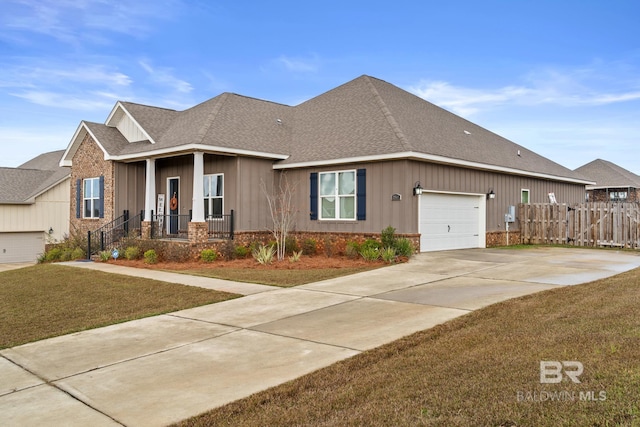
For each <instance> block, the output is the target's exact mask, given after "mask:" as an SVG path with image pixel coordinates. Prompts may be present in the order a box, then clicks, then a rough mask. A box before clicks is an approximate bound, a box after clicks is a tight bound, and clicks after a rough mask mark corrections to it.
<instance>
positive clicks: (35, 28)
mask: <svg viewBox="0 0 640 427" xmlns="http://www.w3.org/2000/svg"><path fill="white" fill-rule="evenodd" d="M181 3H182V2H181V0H163V1H159V0H158V1H152V0H138V1H131V2H120V1H115V2H114V1H112V0H4V2H3V14H2V15H1V16H0V28H1V29H2V30H1V31H0V37H4V38H12V39H14V40H15V39H20V37H19V36H17V35H16V33H23V32H24V33H39V34H43V35H46V36H48V37H51V38H54V39H56V40H59V41H62V42H65V43H70V44H83V43H86V42H87V41H92V42H96V43H107V42H108V41H107V40H108V39H107V38H106V37H104V36H103V33H104V32H108V33H121V34H127V35H130V36H133V37H141V36H145V35H147V34H148V33H149V32H150V31H151V25H152V21H155V20H169V19H173V17H174V16H176V15H177V14H178V12H177V11H178V9H179V7H180V6H181ZM23 42H24V39H23Z"/></svg>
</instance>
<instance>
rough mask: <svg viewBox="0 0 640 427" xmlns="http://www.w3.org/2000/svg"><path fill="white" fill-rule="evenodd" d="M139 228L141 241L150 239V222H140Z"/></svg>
mask: <svg viewBox="0 0 640 427" xmlns="http://www.w3.org/2000/svg"><path fill="white" fill-rule="evenodd" d="M140 228H141V230H140V231H141V234H142V236H141V237H142V238H143V239H150V238H151V221H142V223H140Z"/></svg>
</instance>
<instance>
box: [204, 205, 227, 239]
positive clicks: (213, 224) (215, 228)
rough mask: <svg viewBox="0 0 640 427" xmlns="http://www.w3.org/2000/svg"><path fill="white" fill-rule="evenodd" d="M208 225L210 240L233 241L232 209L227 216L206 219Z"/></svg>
mask: <svg viewBox="0 0 640 427" xmlns="http://www.w3.org/2000/svg"><path fill="white" fill-rule="evenodd" d="M206 221H207V223H208V224H209V238H210V239H230V240H233V228H234V218H233V209H231V212H230V213H228V214H222V215H214V216H209V217H207V218H206Z"/></svg>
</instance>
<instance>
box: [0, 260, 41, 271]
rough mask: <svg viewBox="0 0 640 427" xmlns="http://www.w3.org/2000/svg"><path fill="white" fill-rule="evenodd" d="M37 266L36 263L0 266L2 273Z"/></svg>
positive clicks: (16, 263)
mask: <svg viewBox="0 0 640 427" xmlns="http://www.w3.org/2000/svg"><path fill="white" fill-rule="evenodd" d="M32 265H35V262H13V263H8V264H0V273H2V272H3V271H9V270H17V269H19V268H25V267H30V266H32Z"/></svg>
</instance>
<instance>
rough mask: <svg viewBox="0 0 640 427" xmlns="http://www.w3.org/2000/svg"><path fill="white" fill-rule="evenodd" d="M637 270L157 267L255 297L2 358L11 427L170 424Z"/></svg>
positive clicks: (563, 261)
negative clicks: (223, 275)
mask: <svg viewBox="0 0 640 427" xmlns="http://www.w3.org/2000/svg"><path fill="white" fill-rule="evenodd" d="M82 264H85V265H83V267H89V268H91V267H90V266H89V265H87V263H82ZM638 266H640V256H639V254H636V253H630V252H618V251H602V250H584V249H564V248H532V249H526V250H509V249H473V250H458V251H447V252H433V253H425V254H419V255H417V256H415V257H414V258H412V260H411V261H410V262H409V263H406V264H400V265H394V266H390V267H386V268H382V269H378V270H373V271H369V272H364V273H359V274H355V275H351V276H346V277H341V278H336V279H331V280H325V281H322V282H316V283H311V284H307V285H303V286H298V287H295V288H289V289H280V288H274V287H269V286H248V287H246V288H242V287H241V286H240V285H239V284H233V283H224V281H217V282H207V283H204V282H202V281H200V280H199V279H198V280H195V279H194V280H190V279H189V276H183V275H175V274H174V275H172V274H171V273H169V274H166V273H163V272H155V273H154V275H153V277H152V278H154V279H157V280H164V281H172V279H175V276H182V277H180V281H181V283H186V284H191V285H196V286H199V285H204V286H207V287H216V286H217V285H220V287H221V288H223V289H225V290H231V289H232V288H233V286H238V289H241V288H242V289H243V290H244V291H245V292H243V293H245V294H246V295H247V296H245V297H242V298H238V299H234V300H230V301H225V302H222V303H218V304H212V305H208V306H202V307H197V308H193V309H188V310H182V311H178V312H174V313H170V314H166V315H161V316H156V317H151V318H146V319H140V320H135V321H131V322H126V323H122V324H118V325H112V326H108V327H105V328H99V329H93V330H88V331H83V332H79V333H75V334H71V335H66V336H61V337H56V338H51V339H48V340H43V341H38V342H34V343H30V344H25V345H22V346H19V347H14V348H10V349H5V350H3V351H0V425H7V426H11V425H16V426H17V425H19V426H28V425H45V424H46V425H56V424H58V425H60V424H64V425H69V426H73V425H78V426H81V425H82V426H84V425H99V426H101V425H105V426H109V425H126V426H161V425H166V424H169V423H172V422H175V421H179V420H182V419H185V418H188V417H190V416H193V415H197V414H199V413H201V412H204V411H207V410H209V409H212V408H215V407H218V406H221V405H224V404H226V403H229V402H232V401H234V400H237V399H241V398H243V397H246V396H248V395H250V394H252V393H255V392H258V391H261V390H264V389H267V388H269V387H273V386H276V385H278V384H282V383H284V382H286V381H289V380H292V379H295V378H297V377H300V376H302V375H305V374H307V373H310V372H312V371H315V370H317V369H320V368H323V367H325V366H328V365H330V364H333V363H335V362H337V361H340V360H343V359H346V358H349V357H352V356H354V355H357V354H359V353H361V352H362V351H366V350H368V349H372V348H375V347H377V346H380V345H383V344H385V343H388V342H391V341H394V340H396V339H399V338H401V337H403V336H406V335H409V334H411V333H414V332H416V331H420V330H424V329H427V328H430V327H433V326H435V325H437V324H440V323H443V322H446V321H448V320H450V319H453V318H455V317H458V316H461V315H464V314H466V313H468V312H470V311H472V310H477V309H479V308H482V307H485V306H487V305H490V304H493V303H496V302H500V301H504V300H506V299H510V298H514V297H518V296H522V295H527V294H531V293H535V292H539V291H544V290H547V289H553V288H557V287H559V286H566V285H575V284H579V283H584V282H588V281H592V280H596V279H600V278H603V277H608V276H612V275H614V274H617V273H620V272H623V271H627V270H630V269H633V268H636V267H638ZM101 268H103V267H101ZM107 269H108V268H107ZM114 272H115V271H114ZM117 273H119V274H132V275H133V274H135V272H133V271H129V270H127V269H126V268H125V269H119V270H117ZM144 274H145V275H148V274H150V273H149V271H145V273H144ZM185 277H186V278H185ZM216 283H217V284H216Z"/></svg>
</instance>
